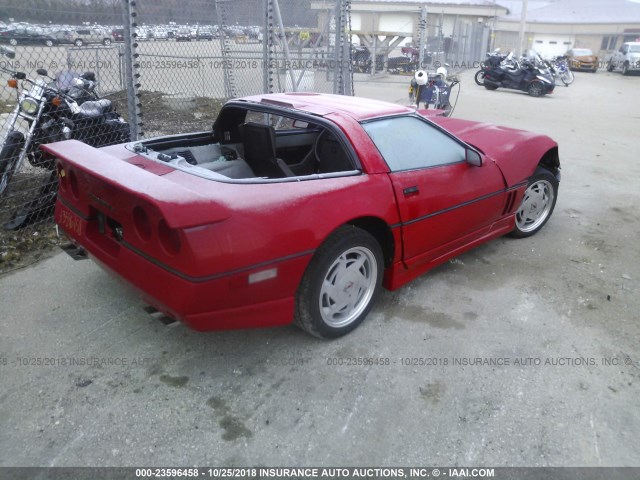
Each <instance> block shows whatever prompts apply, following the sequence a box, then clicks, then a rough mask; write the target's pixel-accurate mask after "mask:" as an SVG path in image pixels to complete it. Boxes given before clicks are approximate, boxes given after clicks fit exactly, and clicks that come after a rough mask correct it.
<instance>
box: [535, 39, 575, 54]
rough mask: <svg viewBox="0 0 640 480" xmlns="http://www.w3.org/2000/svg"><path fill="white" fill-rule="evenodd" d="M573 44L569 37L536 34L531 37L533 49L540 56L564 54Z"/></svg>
mask: <svg viewBox="0 0 640 480" xmlns="http://www.w3.org/2000/svg"><path fill="white" fill-rule="evenodd" d="M572 46H573V42H572V41H571V37H565V36H552V35H536V36H535V37H534V39H533V49H534V50H535V51H536V52H538V53H539V54H540V56H541V57H542V58H552V57H557V56H558V55H564V54H565V53H567V50H569V49H570V48H571V47H572Z"/></svg>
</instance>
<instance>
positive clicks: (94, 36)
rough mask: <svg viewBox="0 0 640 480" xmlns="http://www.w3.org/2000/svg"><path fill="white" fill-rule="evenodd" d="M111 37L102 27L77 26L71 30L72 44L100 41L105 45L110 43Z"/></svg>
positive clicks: (81, 44) (78, 45)
mask: <svg viewBox="0 0 640 480" xmlns="http://www.w3.org/2000/svg"><path fill="white" fill-rule="evenodd" d="M112 41H113V37H112V36H111V35H110V34H109V33H108V32H107V31H106V30H103V29H102V28H79V29H76V30H74V31H73V44H74V45H75V46H76V47H82V46H83V45H87V44H90V43H101V44H103V45H105V46H109V45H111V42H112Z"/></svg>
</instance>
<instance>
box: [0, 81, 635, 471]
mask: <svg viewBox="0 0 640 480" xmlns="http://www.w3.org/2000/svg"><path fill="white" fill-rule="evenodd" d="M473 73H474V72H466V73H464V74H463V75H462V90H461V93H460V96H459V101H458V105H457V107H456V110H455V112H454V116H455V117H460V118H467V119H472V120H479V121H487V122H492V123H498V124H502V125H506V126H510V127H515V128H522V129H528V130H533V131H536V132H540V133H545V134H548V135H550V136H551V137H553V138H554V139H555V140H557V141H558V143H559V145H560V156H561V162H562V182H561V184H560V193H559V199H558V203H557V206H556V210H555V213H554V215H553V217H552V218H551V220H550V221H549V223H548V224H547V226H545V228H544V229H543V230H542V231H541V232H540V233H539V234H538V235H536V236H534V237H532V238H530V239H524V240H513V239H508V238H503V239H498V240H496V241H494V242H492V243H490V244H487V245H485V246H482V247H480V248H477V249H476V250H474V251H471V252H469V253H467V254H465V255H462V256H460V257H459V258H457V259H455V260H453V261H451V262H449V263H448V264H446V265H443V266H442V267H440V268H438V269H436V270H435V271H433V272H431V273H429V274H427V275H425V276H423V277H421V278H419V279H417V280H416V281H414V282H412V283H411V284H409V285H407V286H405V287H404V288H402V289H400V290H398V291H396V292H393V293H391V292H385V293H384V295H383V296H382V298H381V300H380V302H379V303H378V304H377V305H376V307H375V309H374V310H373V312H372V313H371V314H370V316H369V318H368V319H367V320H366V321H365V322H364V323H363V324H362V325H361V326H360V327H359V328H358V329H357V330H355V331H354V332H352V333H351V334H349V335H348V336H346V337H344V338H341V339H338V340H335V341H319V340H317V339H314V338H311V337H310V336H308V335H306V334H304V333H303V332H301V331H299V330H297V329H296V328H295V327H284V328H278V329H269V330H253V331H242V332H238V331H231V332H215V333H204V334H203V333H196V332H193V331H191V330H189V329H187V328H185V327H184V326H182V325H180V324H172V325H170V326H165V325H163V324H161V323H159V322H158V321H157V320H154V319H151V318H150V317H149V316H148V315H147V314H146V313H145V312H144V311H143V310H142V308H143V306H144V305H143V303H142V302H141V301H140V300H139V299H138V297H137V296H136V295H135V294H134V293H132V292H131V291H130V290H129V289H128V288H127V287H125V286H123V285H121V284H120V283H119V282H118V281H117V280H115V279H113V278H111V277H110V276H109V275H107V274H106V273H104V272H103V271H101V270H100V269H99V268H98V267H97V266H96V265H94V264H93V263H91V262H73V261H72V260H71V259H70V258H69V257H67V256H66V255H64V254H59V255H56V256H54V257H52V258H50V259H47V260H45V261H42V262H40V263H38V264H37V265H35V266H32V267H29V268H26V269H22V270H20V271H17V272H15V273H12V274H9V275H6V276H4V277H2V278H0V286H1V288H0V305H2V307H3V315H2V316H1V317H0V372H1V373H0V466H36V465H37V466H89V465H93V466H136V465H147V466H172V465H174V466H175V465H183V466H186V465H197V466H205V465H215V466H258V465H261V466H296V465H313V466H353V465H375V466H402V465H440V466H442V465H450V466H636V467H640V450H639V449H638V448H637V444H638V438H639V437H640V395H639V394H640V326H639V324H638V314H637V312H638V311H640V300H639V295H638V286H639V280H640V262H639V261H638V260H639V259H640V246H639V242H638V239H639V238H640V231H639V230H640V220H639V216H638V212H639V211H640V210H639V207H640V188H638V187H639V186H640V185H639V183H638V179H639V178H640V166H639V163H638V160H637V159H638V157H639V156H640V149H639V148H638V136H637V130H638V125H640V123H639V122H638V120H639V119H640V114H638V112H640V96H639V95H638V94H637V92H638V85H639V84H640V77H639V76H632V77H622V76H621V75H620V74H619V73H606V72H604V71H600V72H598V73H597V74H590V73H584V74H581V73H577V74H576V80H575V83H574V84H573V85H571V86H570V87H568V88H564V87H558V88H557V89H556V92H555V93H554V94H553V95H550V96H547V97H544V98H531V97H528V96H527V95H525V94H523V93H520V92H511V91H505V90H498V91H493V92H490V91H487V90H485V89H484V88H482V87H479V86H476V85H475V84H474V83H473ZM407 88H408V81H406V79H398V78H391V79H379V80H375V81H358V82H357V83H356V93H357V94H358V95H359V96H365V97H370V98H379V99H385V100H390V101H395V102H397V103H402V104H406V103H407V102H408V98H407ZM374 358H377V359H382V361H380V362H378V364H375V363H374V364H372V362H370V361H367V362H362V361H360V360H359V359H374ZM387 359H388V360H387ZM490 363H492V364H490ZM629 478H631V477H629Z"/></svg>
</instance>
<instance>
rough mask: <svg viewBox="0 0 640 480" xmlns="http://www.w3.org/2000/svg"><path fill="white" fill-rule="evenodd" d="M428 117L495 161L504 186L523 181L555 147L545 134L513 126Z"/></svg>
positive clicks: (554, 143) (555, 144)
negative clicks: (504, 183) (502, 177)
mask: <svg viewBox="0 0 640 480" xmlns="http://www.w3.org/2000/svg"><path fill="white" fill-rule="evenodd" d="M429 120H431V121H432V122H434V123H436V124H438V125H440V126H441V127H442V128H444V129H445V130H447V131H448V132H451V133H452V134H454V135H455V136H457V137H458V138H460V139H461V140H463V141H464V142H466V143H468V144H469V145H471V146H472V147H475V148H477V149H478V150H480V151H481V152H482V153H484V154H485V156H486V157H489V158H488V160H491V161H494V162H496V163H497V164H498V166H499V167H500V170H501V171H502V174H503V175H504V178H505V182H506V183H507V185H508V186H511V185H515V184H517V183H520V182H522V181H524V180H526V179H527V178H528V177H529V176H531V175H532V174H533V172H534V171H535V169H536V167H537V165H538V163H539V161H540V159H541V158H542V156H543V155H544V154H545V153H546V152H548V151H549V150H550V149H552V148H557V146H558V145H557V143H556V142H554V141H553V140H552V139H551V138H549V137H547V136H546V135H541V134H538V133H533V132H527V131H524V130H517V129H515V128H508V127H501V126H498V125H493V124H490V123H481V122H472V121H469V120H460V119H457V118H449V117H429ZM485 161H487V159H486V158H485Z"/></svg>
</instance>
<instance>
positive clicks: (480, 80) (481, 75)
mask: <svg viewBox="0 0 640 480" xmlns="http://www.w3.org/2000/svg"><path fill="white" fill-rule="evenodd" d="M473 79H474V80H475V81H476V84H478V85H484V70H478V71H477V72H476V75H475V77H473Z"/></svg>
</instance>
